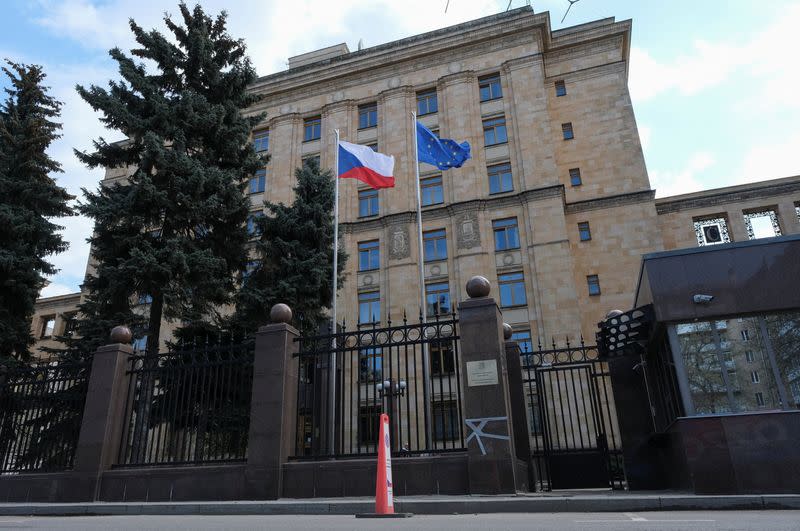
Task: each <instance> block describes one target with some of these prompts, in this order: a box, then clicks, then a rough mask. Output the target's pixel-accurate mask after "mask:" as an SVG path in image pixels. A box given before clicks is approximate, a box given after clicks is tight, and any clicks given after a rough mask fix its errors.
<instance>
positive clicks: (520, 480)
mask: <svg viewBox="0 0 800 531" xmlns="http://www.w3.org/2000/svg"><path fill="white" fill-rule="evenodd" d="M489 291H490V285H489V281H488V280H486V279H485V278H483V277H473V278H471V279H470V281H469V282H468V283H467V294H468V295H469V297H470V299H469V300H466V301H464V302H462V303H461V304H460V305H459V313H460V320H459V326H460V335H461V353H460V361H459V363H460V369H461V374H462V375H464V376H463V377H464V383H465V385H464V403H463V411H464V423H465V433H466V439H465V444H466V447H467V466H468V475H469V492H470V494H514V493H516V492H517V490H525V489H526V488H527V473H526V472H525V470H524V463H520V462H518V461H517V457H516V453H515V451H514V442H513V434H514V427H513V421H512V416H511V411H512V410H511V399H510V396H509V385H508V370H507V366H506V356H505V345H504V339H503V338H504V334H503V321H502V316H501V313H500V309H499V308H498V307H497V303H496V302H495V300H494V299H493V298H491V297H489Z"/></svg>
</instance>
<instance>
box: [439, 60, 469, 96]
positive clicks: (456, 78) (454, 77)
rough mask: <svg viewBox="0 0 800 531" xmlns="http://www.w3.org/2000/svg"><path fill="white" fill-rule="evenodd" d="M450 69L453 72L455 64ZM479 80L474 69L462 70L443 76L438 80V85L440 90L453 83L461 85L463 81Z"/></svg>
mask: <svg viewBox="0 0 800 531" xmlns="http://www.w3.org/2000/svg"><path fill="white" fill-rule="evenodd" d="M448 68H449V70H450V71H451V72H452V71H453V70H454V69H455V67H454V66H453V64H451V65H450V67H448ZM477 80H478V75H477V74H476V73H475V71H474V70H464V71H462V72H453V73H451V74H447V75H446V76H442V77H440V78H439V79H437V80H436V87H437V88H438V89H439V90H444V89H446V88H447V87H450V86H453V85H460V84H462V83H474V82H476V81H477Z"/></svg>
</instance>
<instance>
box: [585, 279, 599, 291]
mask: <svg viewBox="0 0 800 531" xmlns="http://www.w3.org/2000/svg"><path fill="white" fill-rule="evenodd" d="M586 283H587V284H588V286H589V295H600V277H598V276H597V275H587V277H586Z"/></svg>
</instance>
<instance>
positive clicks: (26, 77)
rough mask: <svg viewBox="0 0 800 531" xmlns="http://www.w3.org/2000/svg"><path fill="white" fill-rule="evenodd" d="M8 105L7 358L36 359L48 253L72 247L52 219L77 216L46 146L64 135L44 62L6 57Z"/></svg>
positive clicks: (4, 223) (0, 160)
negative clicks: (37, 310) (35, 325)
mask: <svg viewBox="0 0 800 531" xmlns="http://www.w3.org/2000/svg"><path fill="white" fill-rule="evenodd" d="M6 63H7V65H8V66H7V67H3V68H2V71H3V72H4V73H5V75H6V76H7V77H8V80H9V82H10V83H9V86H8V87H7V88H6V89H5V92H6V94H7V96H6V99H5V101H4V102H3V103H2V104H0V360H2V359H3V358H6V359H7V358H10V357H14V358H17V359H22V360H27V359H29V358H30V350H29V347H30V345H31V344H32V343H33V337H32V336H31V333H30V323H31V318H32V317H33V311H34V303H35V302H36V297H38V295H39V291H40V290H41V288H42V287H43V286H44V284H45V278H44V277H45V275H52V274H53V273H55V272H56V269H55V268H54V267H53V264H52V263H50V262H48V261H47V259H46V258H47V256H48V255H50V254H53V253H59V252H62V251H64V250H66V248H67V244H66V242H64V240H63V239H62V238H61V235H60V234H58V232H57V231H58V230H60V229H61V228H62V227H60V226H59V225H56V224H55V223H53V222H52V221H51V218H54V217H60V216H69V215H72V210H71V209H70V207H69V206H68V201H69V200H70V199H73V197H72V196H70V195H69V194H68V193H67V191H66V190H65V189H63V188H61V187H59V186H58V185H57V184H56V182H55V180H54V179H53V178H52V177H51V176H50V175H51V174H53V173H57V172H60V171H61V165H60V164H59V163H58V162H56V161H55V160H53V159H52V158H50V157H49V156H48V155H47V153H46V150H47V148H48V147H49V146H50V144H51V143H52V142H53V141H54V140H55V139H57V138H58V137H59V136H60V135H59V134H58V130H59V129H61V125H60V124H58V123H57V122H55V121H54V120H55V119H57V118H58V116H59V112H60V109H61V103H60V102H58V101H56V100H55V99H54V98H53V97H51V96H49V95H48V94H47V88H46V87H45V86H44V85H43V84H42V83H43V81H44V79H45V74H44V71H43V70H42V68H41V67H40V66H36V65H22V64H18V63H14V62H11V61H6Z"/></svg>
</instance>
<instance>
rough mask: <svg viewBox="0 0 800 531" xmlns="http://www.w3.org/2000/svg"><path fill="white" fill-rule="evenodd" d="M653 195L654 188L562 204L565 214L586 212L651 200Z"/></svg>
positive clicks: (654, 194)
mask: <svg viewBox="0 0 800 531" xmlns="http://www.w3.org/2000/svg"><path fill="white" fill-rule="evenodd" d="M655 196H656V191H655V190H642V191H641V192H631V193H628V194H620V195H612V196H608V197H600V198H597V199H587V200H585V201H575V202H573V203H566V204H565V205H564V211H565V212H566V213H567V214H577V213H578V212H588V211H590V210H599V209H602V208H615V207H620V206H625V205H633V204H636V203H644V202H647V201H652V200H653V199H654V198H655Z"/></svg>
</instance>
